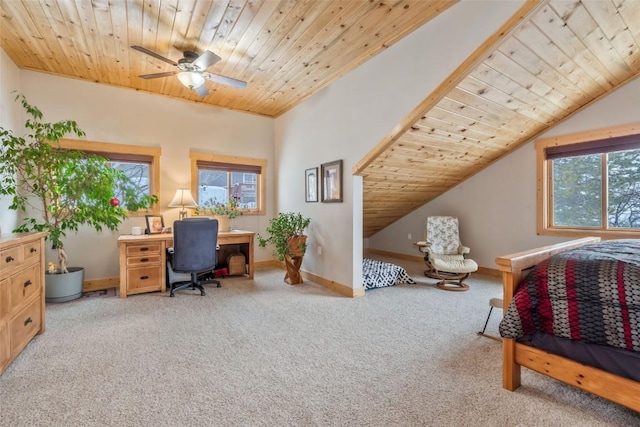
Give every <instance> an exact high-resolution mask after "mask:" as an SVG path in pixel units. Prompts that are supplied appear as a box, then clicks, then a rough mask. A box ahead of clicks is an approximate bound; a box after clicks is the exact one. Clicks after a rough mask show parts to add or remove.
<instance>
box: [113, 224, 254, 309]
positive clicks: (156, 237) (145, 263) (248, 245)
mask: <svg viewBox="0 0 640 427" xmlns="http://www.w3.org/2000/svg"><path fill="white" fill-rule="evenodd" d="M254 237H255V233H254V232H253V231H244V230H233V231H221V232H219V233H218V245H220V250H221V252H222V251H223V249H225V247H227V246H232V245H237V247H238V249H237V251H234V252H238V251H239V252H242V253H244V255H245V257H246V258H247V263H248V264H249V278H250V279H253V240H254ZM172 245H173V234H145V235H142V236H132V235H125V236H120V237H118V248H119V252H120V257H119V262H120V298H126V297H127V295H132V294H140V293H144V292H157V291H161V292H165V291H166V290H167V285H166V283H165V281H166V277H165V276H166V263H167V255H166V253H167V252H166V249H167V248H169V247H171V246H172Z"/></svg>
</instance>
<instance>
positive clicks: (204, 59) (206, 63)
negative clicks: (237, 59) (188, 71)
mask: <svg viewBox="0 0 640 427" xmlns="http://www.w3.org/2000/svg"><path fill="white" fill-rule="evenodd" d="M221 59H222V58H220V57H219V56H218V55H216V54H215V53H213V52H211V51H210V50H205V51H204V53H203V54H202V55H200V56H199V57H198V58H197V59H196V60H194V61H193V62H192V63H191V64H192V65H195V66H196V67H198V68H200V70H202V71H204V70H206V69H207V68H209V67H210V66H212V65H213V64H215V63H216V62H218V61H220V60H221Z"/></svg>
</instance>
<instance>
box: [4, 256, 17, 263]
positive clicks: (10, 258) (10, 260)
mask: <svg viewBox="0 0 640 427" xmlns="http://www.w3.org/2000/svg"><path fill="white" fill-rule="evenodd" d="M4 261H5V262H6V263H7V264H8V263H10V262H12V261H15V258H14V257H12V256H11V255H9V256H8V257H6V258H5V259H4Z"/></svg>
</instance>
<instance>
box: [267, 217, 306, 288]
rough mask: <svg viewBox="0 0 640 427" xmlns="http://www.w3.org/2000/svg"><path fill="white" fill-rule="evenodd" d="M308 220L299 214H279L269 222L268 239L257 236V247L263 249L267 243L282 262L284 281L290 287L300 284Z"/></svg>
mask: <svg viewBox="0 0 640 427" xmlns="http://www.w3.org/2000/svg"><path fill="white" fill-rule="evenodd" d="M310 222H311V219H310V218H306V217H303V216H302V214H300V213H297V214H296V213H293V212H280V213H279V214H278V216H277V217H275V218H271V219H270V220H269V226H268V227H267V233H269V236H268V237H266V238H265V237H262V236H261V235H259V234H258V245H259V246H260V247H262V248H264V247H265V246H266V245H267V243H270V244H272V245H273V246H274V249H273V255H274V256H275V257H276V258H277V259H278V261H284V263H285V267H286V268H287V273H286V275H285V277H284V280H285V281H286V282H287V283H289V284H290V285H295V284H298V283H302V275H301V274H300V265H302V257H303V256H304V253H305V251H306V249H307V236H306V235H305V234H304V230H305V229H306V228H307V227H308V226H309V223H310Z"/></svg>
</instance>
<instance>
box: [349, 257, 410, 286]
mask: <svg viewBox="0 0 640 427" xmlns="http://www.w3.org/2000/svg"><path fill="white" fill-rule="evenodd" d="M362 280H363V282H364V289H365V290H368V289H374V288H383V287H385V286H393V285H397V284H399V283H411V284H414V283H416V282H415V281H414V280H413V279H412V278H411V276H409V274H408V273H407V271H406V270H405V269H404V268H402V267H400V266H399V265H395V264H391V263H388V262H383V261H377V260H373V259H368V258H364V259H363V262H362Z"/></svg>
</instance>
